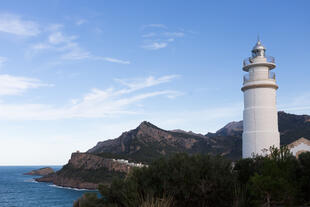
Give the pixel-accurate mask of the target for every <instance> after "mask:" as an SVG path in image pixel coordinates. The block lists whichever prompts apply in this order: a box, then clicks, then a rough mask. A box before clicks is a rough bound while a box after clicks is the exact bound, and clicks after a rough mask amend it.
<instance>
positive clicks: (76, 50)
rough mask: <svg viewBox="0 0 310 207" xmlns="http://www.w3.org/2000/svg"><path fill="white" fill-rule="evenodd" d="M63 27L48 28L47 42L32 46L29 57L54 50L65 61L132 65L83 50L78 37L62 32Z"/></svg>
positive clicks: (56, 25)
mask: <svg viewBox="0 0 310 207" xmlns="http://www.w3.org/2000/svg"><path fill="white" fill-rule="evenodd" d="M62 28H63V25H59V24H54V25H51V26H49V27H48V29H47V31H49V35H48V37H47V40H46V41H45V42H40V43H36V44H34V45H32V47H31V50H30V51H29V55H30V56H31V55H33V54H37V53H38V52H40V51H43V50H53V51H57V52H59V53H60V54H61V55H60V58H61V59H63V60H84V59H93V60H103V61H106V62H111V63H118V64H130V61H128V60H121V59H118V58H112V57H101V56H96V55H93V54H92V53H91V52H89V51H87V50H85V49H83V48H82V47H81V46H80V44H79V43H78V41H77V40H78V37H77V36H75V35H66V34H64V32H63V31H62V30H61V29H62Z"/></svg>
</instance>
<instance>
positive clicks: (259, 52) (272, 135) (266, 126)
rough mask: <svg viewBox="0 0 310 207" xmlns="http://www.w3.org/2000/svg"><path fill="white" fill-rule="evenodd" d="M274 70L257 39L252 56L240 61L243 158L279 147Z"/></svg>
mask: <svg viewBox="0 0 310 207" xmlns="http://www.w3.org/2000/svg"><path fill="white" fill-rule="evenodd" d="M275 67H276V64H275V60H274V58H273V57H270V56H266V48H265V47H264V46H263V45H262V43H261V41H260V40H259V39H258V41H257V43H256V44H255V46H254V47H253V49H252V56H251V57H249V58H247V59H245V60H244V61H243V70H244V71H245V72H247V74H245V75H244V77H243V86H242V88H241V90H242V91H243V93H244V110H243V134H242V157H243V158H248V157H252V156H253V155H257V154H258V155H265V154H266V152H267V150H268V149H269V148H270V147H271V146H274V147H277V148H279V147H280V134H279V130H278V113H277V107H276V91H277V89H278V85H277V84H276V79H275V73H274V72H272V71H271V70H273V69H274V68H275Z"/></svg>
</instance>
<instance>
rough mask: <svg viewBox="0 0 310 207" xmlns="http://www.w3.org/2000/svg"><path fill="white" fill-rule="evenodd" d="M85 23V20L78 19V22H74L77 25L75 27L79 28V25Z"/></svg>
mask: <svg viewBox="0 0 310 207" xmlns="http://www.w3.org/2000/svg"><path fill="white" fill-rule="evenodd" d="M86 22H87V21H86V20H85V19H79V20H77V21H76V22H75V24H76V25H77V26H80V25H82V24H85V23H86Z"/></svg>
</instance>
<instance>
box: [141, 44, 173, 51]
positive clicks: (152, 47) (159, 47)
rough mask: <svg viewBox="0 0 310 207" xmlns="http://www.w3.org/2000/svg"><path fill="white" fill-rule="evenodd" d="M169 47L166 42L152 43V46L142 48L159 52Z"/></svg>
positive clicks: (147, 45)
mask: <svg viewBox="0 0 310 207" xmlns="http://www.w3.org/2000/svg"><path fill="white" fill-rule="evenodd" d="M167 45H168V43H166V42H152V43H150V44H146V45H143V46H142V47H143V48H144V49H148V50H159V49H162V48H165V47H167Z"/></svg>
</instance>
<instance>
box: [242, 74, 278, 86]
mask: <svg viewBox="0 0 310 207" xmlns="http://www.w3.org/2000/svg"><path fill="white" fill-rule="evenodd" d="M257 80H271V81H274V82H275V81H276V74H275V73H274V72H271V71H269V72H268V77H267V78H265V79H256V80H255V81H257ZM249 81H254V80H251V79H250V74H248V73H247V74H245V75H244V76H243V84H246V83H247V82H249Z"/></svg>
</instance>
